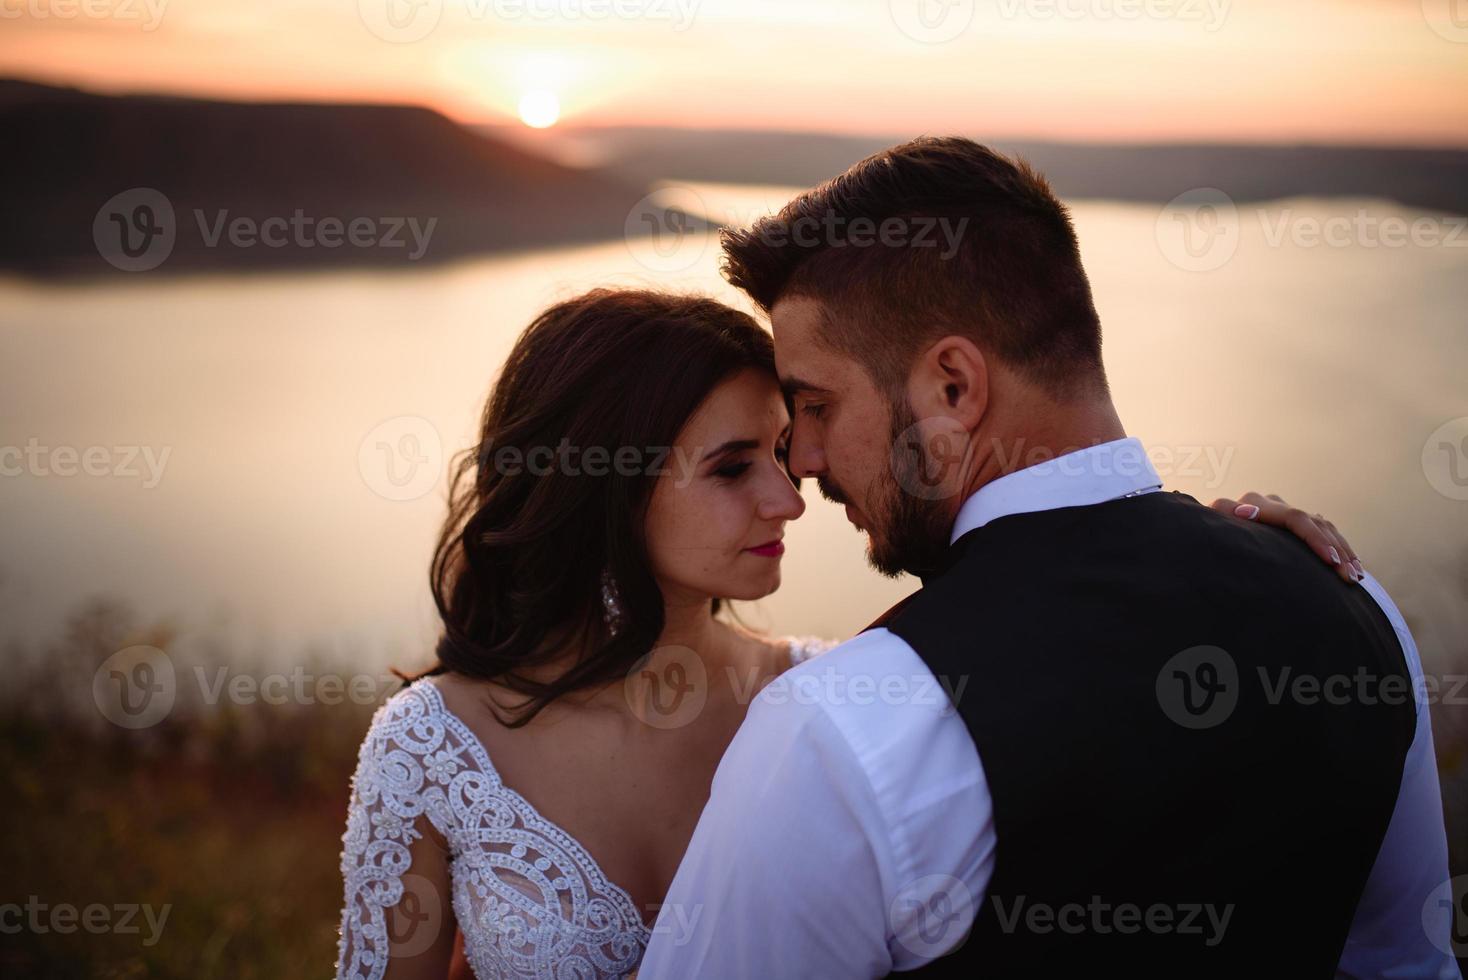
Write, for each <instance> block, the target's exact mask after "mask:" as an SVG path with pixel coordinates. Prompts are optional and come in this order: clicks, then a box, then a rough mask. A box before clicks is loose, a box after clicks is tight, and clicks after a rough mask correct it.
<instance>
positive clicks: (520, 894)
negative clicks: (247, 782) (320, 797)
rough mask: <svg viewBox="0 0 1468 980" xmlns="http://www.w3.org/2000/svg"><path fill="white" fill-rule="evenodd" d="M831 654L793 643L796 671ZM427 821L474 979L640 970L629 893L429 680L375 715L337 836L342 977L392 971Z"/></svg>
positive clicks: (810, 642) (585, 979)
mask: <svg viewBox="0 0 1468 980" xmlns="http://www.w3.org/2000/svg"><path fill="white" fill-rule="evenodd" d="M834 645H835V644H834V642H833V641H829V640H822V639H819V638H817V637H792V638H790V659H791V662H792V664H796V663H800V662H801V661H804V660H808V659H810V657H812V656H815V655H816V654H818V653H822V652H824V651H825V650H827V649H829V648H830V647H832V646H834ZM424 821H427V822H428V823H429V824H431V825H432V827H433V828H434V829H435V830H436V831H437V832H438V833H439V834H441V835H442V836H443V838H444V840H446V841H447V842H448V847H449V872H450V879H451V895H450V900H451V902H452V906H453V913H454V920H455V921H456V923H457V924H458V927H459V930H460V931H461V932H462V933H463V934H464V951H465V954H466V955H467V958H468V960H469V965H470V966H471V967H472V968H473V970H474V975H475V976H476V977H477V978H478V980H492V978H521V977H525V978H530V977H535V978H547V980H601V978H610V977H624V976H627V975H628V974H630V973H631V972H632V971H634V970H636V969H637V965H638V964H639V963H640V962H641V961H642V953H643V950H644V949H646V947H647V941H648V938H649V936H650V932H649V929H648V927H647V926H646V925H645V924H644V923H643V920H642V916H641V914H640V913H639V911H638V909H637V906H636V905H635V904H634V903H633V901H632V899H631V897H630V896H629V895H628V894H627V893H626V892H625V891H623V890H622V889H621V888H619V887H617V885H616V884H615V883H613V882H610V881H608V880H607V879H606V876H605V875H603V874H602V872H601V869H600V868H598V867H597V864H596V862H595V861H594V860H592V858H591V855H589V854H588V853H587V852H586V850H585V849H584V848H582V846H581V845H580V844H579V843H577V841H576V839H575V838H574V837H572V836H571V835H570V834H567V833H566V832H565V831H563V830H561V829H560V828H559V827H557V826H556V825H555V824H553V823H551V822H550V821H549V820H546V819H544V818H543V817H541V816H540V814H538V813H537V812H536V811H535V808H534V807H532V806H531V805H530V804H529V803H527V802H526V801H525V799H524V798H523V797H522V796H520V794H519V793H517V792H515V791H514V790H513V789H511V788H510V787H508V786H506V785H505V784H504V783H503V782H502V781H501V779H500V777H499V773H498V772H496V771H495V768H494V764H493V763H492V762H490V759H489V754H488V753H487V752H486V751H485V750H484V746H483V745H482V744H481V743H480V741H479V739H478V738H476V737H475V735H474V734H473V733H472V732H471V731H470V730H469V728H468V727H467V726H466V725H465V724H464V723H463V722H462V721H461V720H459V718H458V717H457V716H456V715H454V714H453V713H452V712H451V711H449V710H448V708H447V707H446V706H445V705H444V702H443V698H442V696H441V695H440V694H439V692H438V688H436V687H435V686H434V685H433V683H432V682H431V680H430V679H427V678H425V679H422V680H419V681H417V682H416V683H414V684H412V685H411V686H410V687H408V688H407V689H406V690H404V691H401V692H399V693H398V694H397V695H395V696H394V697H393V698H392V699H391V700H389V701H388V702H387V703H386V704H384V705H383V706H382V707H381V708H380V709H378V712H377V714H376V716H375V717H374V718H373V720H372V727H371V728H370V729H369V731H368V732H367V737H366V738H365V739H364V740H363V742H362V749H361V752H360V754H359V757H358V762H357V772H356V775H355V776H354V777H353V780H352V800H351V805H350V809H349V811H348V816H347V830H346V833H345V834H343V835H342V844H343V849H342V859H341V868H342V877H343V878H344V880H345V884H346V904H345V908H344V909H343V911H342V921H341V939H340V942H339V945H338V954H339V955H338V961H337V977H338V978H354V980H355V978H370V980H378V978H380V977H382V976H383V974H384V973H385V972H386V970H387V965H388V956H389V950H388V942H389V941H388V931H387V922H386V918H385V915H386V910H387V909H390V908H393V907H395V906H396V905H397V904H398V903H399V901H400V900H401V899H402V897H403V893H404V887H403V876H404V875H407V874H409V873H411V864H412V861H411V855H410V852H409V847H410V845H412V843H413V842H414V841H415V840H417V839H419V838H420V837H422V836H423V829H424V828H423V822H424Z"/></svg>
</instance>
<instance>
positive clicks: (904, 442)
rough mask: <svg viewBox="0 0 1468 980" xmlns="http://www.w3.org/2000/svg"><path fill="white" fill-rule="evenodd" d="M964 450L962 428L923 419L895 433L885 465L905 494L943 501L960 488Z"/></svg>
mask: <svg viewBox="0 0 1468 980" xmlns="http://www.w3.org/2000/svg"><path fill="white" fill-rule="evenodd" d="M945 423H946V424H945ZM968 448H969V433H968V430H966V429H964V428H963V426H961V425H959V424H958V423H957V422H954V421H953V420H951V419H937V418H935V419H927V420H924V421H922V422H914V423H913V424H912V425H909V426H908V427H907V428H905V429H903V430H902V431H901V432H900V433H898V435H897V438H896V439H894V440H892V451H891V456H890V458H889V460H888V463H889V465H890V466H891V468H892V477H893V479H895V480H896V481H897V485H898V486H900V487H901V488H902V489H903V490H904V491H906V492H907V493H909V494H911V495H912V496H914V497H917V498H918V499H920V500H946V499H947V498H949V497H953V496H955V495H957V494H958V492H959V491H960V490H961V489H963V488H962V487H961V486H959V483H958V481H959V480H960V479H961V478H962V477H963V461H964V457H965V455H966V454H967V453H968Z"/></svg>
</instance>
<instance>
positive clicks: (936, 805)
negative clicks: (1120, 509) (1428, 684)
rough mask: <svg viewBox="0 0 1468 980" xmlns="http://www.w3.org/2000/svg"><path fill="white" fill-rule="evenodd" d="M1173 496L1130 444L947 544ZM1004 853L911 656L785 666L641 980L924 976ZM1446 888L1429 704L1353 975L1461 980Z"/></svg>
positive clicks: (684, 875)
mask: <svg viewBox="0 0 1468 980" xmlns="http://www.w3.org/2000/svg"><path fill="white" fill-rule="evenodd" d="M1161 485H1162V481H1161V480H1160V479H1159V478H1158V476H1157V473H1156V471H1155V470H1154V469H1153V467H1152V465H1151V463H1150V461H1149V460H1148V458H1147V454H1146V451H1145V450H1144V449H1143V447H1142V445H1141V443H1140V442H1138V441H1137V440H1136V439H1119V440H1116V441H1114V442H1108V443H1104V444H1102V445H1098V446H1093V447H1090V448H1087V449H1082V450H1078V451H1077V452H1074V453H1070V454H1067V455H1065V456H1061V457H1058V458H1056V459H1053V460H1050V461H1047V462H1045V463H1041V464H1038V465H1035V466H1031V467H1029V468H1027V469H1023V470H1019V471H1016V472H1014V473H1011V474H1008V475H1006V476H1003V477H1000V478H998V479H996V480H994V481H992V482H991V483H989V484H987V485H985V486H984V487H982V488H980V489H979V490H978V491H977V492H975V493H974V494H973V495H972V496H971V497H969V498H968V499H967V500H966V501H965V502H964V504H963V506H962V507H961V508H960V510H959V513H958V517H957V520H956V522H955V525H954V528H953V532H952V539H953V540H957V538H958V537H959V536H961V535H962V534H964V533H966V532H968V531H970V530H972V529H974V528H976V527H981V526H983V525H984V524H987V523H988V522H989V521H992V520H994V519H996V518H999V517H1003V516H1006V515H1009V514H1019V513H1030V512H1035V511H1042V510H1048V509H1052V508H1058V507H1074V506H1086V505H1091V504H1097V503H1102V502H1104V501H1108V500H1114V499H1116V498H1118V497H1127V496H1135V495H1137V494H1141V493H1148V492H1152V491H1155V490H1158V489H1160V488H1161ZM1364 587H1365V588H1366V589H1367V590H1368V591H1369V592H1370V593H1371V595H1372V596H1373V597H1374V598H1375V599H1376V600H1377V602H1378V603H1380V605H1381V607H1382V609H1383V610H1384V611H1385V612H1386V614H1387V616H1388V617H1389V618H1390V619H1391V622H1392V624H1393V626H1394V627H1395V628H1396V630H1397V634H1398V636H1399V637H1400V638H1401V640H1402V646H1403V649H1404V650H1405V651H1406V657H1407V662H1408V665H1409V667H1410V669H1411V673H1412V677H1413V680H1414V682H1415V683H1417V685H1418V690H1419V691H1420V690H1421V684H1420V678H1421V673H1422V667H1421V663H1420V662H1419V660H1418V656H1417V647H1416V644H1415V643H1413V641H1412V637H1411V634H1410V633H1409V632H1408V630H1407V626H1406V624H1405V622H1403V620H1402V617H1401V614H1400V613H1399V612H1398V611H1397V608H1396V606H1395V605H1393V604H1392V602H1391V600H1390V599H1389V598H1387V596H1386V593H1385V592H1383V591H1382V589H1381V586H1380V585H1379V584H1378V583H1377V582H1376V581H1375V580H1374V579H1371V578H1370V577H1368V578H1367V579H1366V582H1365V585H1364ZM960 693H961V692H960ZM995 843H996V841H995V831H994V823H993V804H992V800H991V799H990V796H989V789H988V785H987V783H986V782H985V778H984V767H983V763H982V761H981V760H980V759H979V756H978V751H977V749H976V748H975V746H974V742H973V739H972V737H971V736H970V735H969V732H968V729H967V727H966V726H965V725H964V723H963V721H962V719H961V718H960V717H959V716H958V715H957V713H956V712H955V711H954V710H953V708H952V705H951V702H950V700H949V695H948V692H945V691H944V690H943V689H942V688H941V687H940V686H939V683H938V680H937V679H936V678H935V677H934V676H933V673H932V671H930V670H929V669H928V667H927V665H926V664H925V663H924V662H923V660H922V659H921V658H920V657H919V656H918V655H917V653H916V652H915V651H914V650H913V649H912V648H911V647H910V646H908V645H907V643H906V642H904V641H903V640H901V639H899V638H898V637H897V636H895V635H894V634H892V633H890V632H888V631H887V630H885V629H873V630H868V631H867V632H865V633H862V634H860V635H859V636H857V637H855V638H854V639H851V640H848V641H847V642H845V643H843V644H841V645H840V646H838V647H836V648H835V649H834V650H832V651H830V652H829V653H827V654H825V655H824V656H820V657H816V658H814V659H812V660H808V661H806V662H805V663H803V664H801V665H799V666H797V667H794V668H792V669H791V670H790V671H788V672H786V673H785V674H784V675H782V676H781V677H780V678H779V679H777V680H776V681H775V682H774V683H772V684H770V686H769V687H767V688H766V689H765V690H764V691H763V692H762V693H761V694H760V696H759V697H758V698H756V700H755V702H754V703H753V704H752V705H751V707H750V711H749V715H748V717H747V718H746V720H745V722H744V724H743V726H742V727H741V728H740V729H739V732H738V734H737V735H736V736H735V738H734V741H733V742H732V743H731V744H730V746H729V749H728V751H727V752H726V753H725V755H724V758H723V760H722V761H721V762H720V764H719V768H718V771H717V773H716V774H715V776H714V782H713V791H712V796H711V797H710V800H709V803H708V805H707V806H706V807H705V809H704V811H703V815H702V817H701V818H700V819H699V822H698V827H697V829H696V830H695V831H694V834H693V839H692V841H691V842H690V843H689V847H688V852H687V854H686V855H685V856H684V858H683V862H682V864H681V865H680V866H679V869H678V873H677V875H676V877H675V878H674V879H673V884H672V887H671V888H670V890H669V893H668V898H667V902H666V903H665V904H664V907H663V909H662V911H661V912H660V914H659V917H658V921H657V924H656V926H655V927H654V930H653V936H652V941H651V943H650V944H649V946H648V949H647V955H646V956H645V957H644V959H643V962H642V967H641V970H640V971H639V973H638V977H639V980H689V978H695V977H696V978H699V980H745V978H751V977H760V978H780V977H799V978H826V977H830V978H866V977H882V976H886V975H887V974H888V973H890V972H892V971H900V970H912V969H916V968H918V967H920V966H922V965H924V964H925V963H928V962H930V961H931V960H932V959H934V958H935V956H937V955H939V954H940V953H941V952H944V951H945V950H944V949H943V948H935V946H934V942H933V940H934V935H933V933H932V932H931V928H929V927H925V924H924V923H922V922H920V921H918V917H917V916H915V915H913V914H910V910H912V909H915V908H930V907H933V906H932V904H931V903H933V902H934V901H935V900H941V901H943V902H945V903H946V904H945V905H944V907H945V908H947V909H948V910H949V911H950V913H951V917H952V918H956V919H957V921H956V923H955V924H952V925H950V926H948V927H946V928H945V935H951V936H952V937H953V939H954V940H955V941H956V940H957V939H959V938H961V937H962V936H963V935H964V934H965V933H966V932H967V930H968V926H969V925H970V924H971V923H972V921H973V917H974V913H975V911H976V910H977V909H978V908H980V907H981V906H982V903H983V900H984V895H985V891H986V889H987V887H988V883H989V880H990V878H991V876H992V875H993V871H994V855H995ZM955 879H956V881H955ZM1446 880H1447V839H1446V835H1445V832H1444V829H1443V820H1442V805H1441V800H1440V793H1439V789H1438V781H1437V770H1436V767H1435V761H1434V756H1433V750H1432V732H1431V728H1430V727H1429V724H1428V718H1427V709H1426V707H1425V706H1424V705H1422V704H1420V703H1419V706H1418V719H1417V734H1416V737H1415V739H1414V740H1413V743H1412V746H1411V749H1410V751H1409V754H1408V758H1407V763H1406V769H1405V772H1404V775H1403V783H1402V788H1401V791H1400V793H1399V796H1398V800H1397V806H1396V811H1395V813H1394V815H1393V817H1392V821H1391V825H1390V828H1389V830H1388V832H1387V836H1386V840H1385V842H1384V843H1383V845H1382V849H1381V852H1380V854H1379V855H1378V857H1377V861H1376V865H1375V867H1374V869H1373V871H1372V873H1371V876H1370V880H1369V882H1368V885H1367V889H1366V893H1365V895H1364V897H1363V898H1362V901H1361V904H1360V906H1359V908H1358V910H1357V914H1356V919H1355V922H1354V924H1353V926H1352V930H1351V938H1350V943H1349V944H1348V946H1347V948H1346V951H1345V954H1344V956H1343V957H1342V959H1341V963H1340V970H1341V973H1342V975H1345V976H1351V977H1389V976H1390V977H1408V976H1410V977H1456V976H1458V973H1457V968H1456V965H1455V964H1454V962H1453V961H1452V960H1451V958H1449V957H1448V955H1447V953H1446V950H1447V949H1448V945H1447V935H1448V928H1449V920H1448V911H1449V910H1448V909H1446V908H1444V909H1443V910H1442V912H1441V915H1440V916H1438V918H1437V920H1434V919H1433V918H1432V916H1431V914H1430V913H1424V902H1425V901H1426V900H1427V898H1428V896H1429V894H1430V893H1431V892H1432V891H1433V889H1434V888H1436V887H1438V886H1439V885H1441V884H1442V882H1444V881H1446ZM957 883H961V884H957ZM956 896H961V898H956ZM1425 916H1426V917H1425ZM929 925H930V924H929ZM1429 930H1432V931H1433V935H1431V936H1429Z"/></svg>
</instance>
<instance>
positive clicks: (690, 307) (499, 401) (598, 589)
mask: <svg viewBox="0 0 1468 980" xmlns="http://www.w3.org/2000/svg"><path fill="white" fill-rule="evenodd" d="M746 368H755V369H758V370H761V371H767V372H769V373H770V374H771V375H773V374H774V372H775V354H774V345H773V342H772V341H771V339H770V335H769V334H768V333H766V332H765V331H764V330H762V329H761V328H760V327H759V325H758V324H757V323H755V321H754V320H753V318H751V317H750V316H748V315H747V314H744V313H741V312H739V311H738V310H735V309H731V308H730V307H728V306H725V305H723V304H722V303H719V302H717V301H715V300H712V299H707V298H703V297H696V296H678V295H672V294H665V293H659V292H652V291H642V290H609V289H598V290H593V291H592V292H589V293H586V294H584V295H581V296H578V297H576V298H574V299H570V300H567V301H565V302H562V303H558V304H556V305H555V306H552V307H551V308H549V309H547V310H546V311H545V312H543V313H541V314H540V315H539V316H538V317H536V319H535V321H534V322H533V323H531V324H530V326H529V327H528V328H526V330H525V332H524V333H522V334H521V335H520V338H519V340H517V341H516V343H515V347H514V349H513V350H512V351H511V352H510V356H509V358H508V360H507V361H506V362H505V366H504V369H503V371H502V372H501V374H500V377H499V379H498V380H497V381H496V382H495V384H494V387H493V389H492V390H491V391H490V394H489V399H488V401H487V402H486V403H485V406H484V415H483V418H482V421H481V423H480V429H479V444H478V445H477V446H475V447H473V448H471V449H469V450H466V451H465V452H464V453H462V454H461V455H460V456H459V457H458V459H457V460H456V463H455V465H454V467H453V471H452V475H451V479H450V489H449V512H448V516H447V519H446V520H445V522H444V525H443V529H442V531H441V533H440V535H439V539H438V546H437V548H436V550H435V552H434V556H433V564H432V568H431V572H430V580H431V584H432V588H433V597H434V601H435V602H436V603H437V605H438V611H439V615H440V616H441V617H442V619H443V626H444V629H443V635H442V637H441V638H440V639H439V641H438V647H437V651H436V652H437V656H438V663H437V665H436V666H435V667H433V668H432V669H431V670H429V671H427V674H439V673H444V672H446V671H453V672H456V673H459V674H463V675H465V676H468V677H475V678H482V679H486V680H493V681H495V682H497V683H499V684H501V685H503V686H505V687H507V688H509V689H510V690H512V691H514V692H516V693H518V694H520V695H523V698H524V700H523V701H521V702H520V703H519V704H516V705H513V706H506V705H501V704H498V703H497V702H496V707H497V708H499V709H500V711H497V712H496V714H497V715H499V718H500V721H501V722H502V723H504V724H506V725H508V726H510V727H519V726H521V725H524V724H525V723H527V722H528V721H530V719H531V718H533V717H534V716H535V715H536V714H538V713H539V712H540V710H541V709H543V708H544V707H545V706H546V705H547V704H549V703H550V702H551V701H553V700H555V699H556V698H558V697H560V696H562V695H564V694H567V693H570V692H572V691H576V690H581V689H586V688H592V687H598V686H601V685H603V684H605V683H608V682H611V681H615V680H617V679H619V678H621V677H623V676H625V674H626V673H627V671H629V670H630V669H631V668H632V666H633V665H634V664H635V663H636V662H637V660H638V659H639V658H641V657H642V656H644V655H645V654H646V653H648V652H649V651H650V650H651V649H652V647H653V645H654V643H655V642H656V640H657V638H658V636H659V635H660V634H661V632H662V629H663V615H664V605H663V595H662V592H661V590H660V589H659V588H658V585H657V582H656V580H655V579H654V578H653V574H652V570H651V567H650V563H649V559H648V552H647V547H646V540H645V536H644V524H645V519H646V515H647V505H648V501H649V499H650V498H651V496H652V491H653V488H654V486H655V484H656V481H657V479H658V476H657V473H658V472H659V471H660V469H659V468H660V467H666V468H669V469H671V468H672V467H673V466H674V465H675V464H674V460H673V457H672V456H671V453H670V452H668V453H667V454H666V455H664V453H665V452H667V451H668V450H669V449H670V447H672V445H673V443H674V441H675V440H676V439H677V436H678V433H679V432H680V431H681V430H682V429H683V426H684V424H685V423H686V422H687V421H688V419H689V418H690V417H691V416H692V415H693V413H694V412H695V411H696V410H697V409H698V407H699V405H701V404H702V403H703V401H704V399H705V398H707V397H708V395H709V393H710V392H711V391H713V389H714V388H715V387H716V386H717V385H718V384H719V383H720V382H722V381H724V380H725V379H727V378H729V377H731V376H732V375H734V374H735V373H737V372H738V371H740V370H743V369H746ZM562 446H566V447H568V448H567V450H566V451H561V450H560V447H562ZM594 448H595V449H598V450H599V451H600V452H601V453H603V454H604V455H603V456H602V457H600V458H601V459H605V460H606V466H605V467H601V466H598V470H599V471H600V470H604V472H599V473H598V474H597V475H590V474H588V473H587V472H586V469H587V467H588V463H587V461H586V459H585V457H586V455H587V450H589V449H594ZM571 449H574V450H576V453H575V455H571V454H570V452H569V450H571ZM619 451H620V452H621V455H620V456H619ZM532 454H534V455H533V456H532ZM634 457H635V463H633V462H632V460H633V459H634ZM517 460H518V465H517ZM568 460H569V465H566V464H567V461H568ZM619 460H621V462H620V463H619V462H618V461H619ZM546 461H549V465H546ZM675 472H676V471H675ZM603 570H606V571H608V572H610V574H611V576H612V578H613V580H614V581H615V583H616V588H617V592H618V594H619V598H620V604H621V618H620V622H619V624H618V629H617V632H616V635H615V636H613V635H612V634H611V631H610V630H609V629H608V628H607V626H606V624H605V622H604V620H603V603H602V573H603ZM713 602H714V606H713V611H714V612H717V611H718V609H719V600H718V599H714V600H713ZM568 651H579V652H580V655H579V657H578V659H577V660H576V662H575V663H574V665H573V666H572V667H570V669H568V670H566V671H565V672H564V673H562V674H561V675H560V676H558V677H556V678H555V679H554V680H550V681H536V680H533V679H531V678H530V677H527V676H526V675H525V673H524V672H525V671H526V669H527V668H533V667H536V666H540V665H543V664H546V663H548V662H550V661H552V660H555V659H557V658H559V657H561V656H564V655H565V654H566V653H567V652H568ZM502 712H503V713H502Z"/></svg>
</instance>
